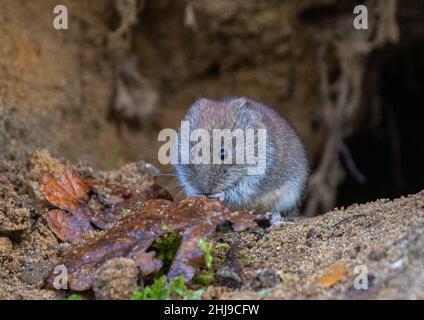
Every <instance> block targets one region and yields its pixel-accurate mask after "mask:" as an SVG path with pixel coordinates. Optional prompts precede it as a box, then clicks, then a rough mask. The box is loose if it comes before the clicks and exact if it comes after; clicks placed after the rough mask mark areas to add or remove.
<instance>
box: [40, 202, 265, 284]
mask: <svg viewBox="0 0 424 320" xmlns="http://www.w3.org/2000/svg"><path fill="white" fill-rule="evenodd" d="M257 217H258V216H257V215H254V214H252V213H249V212H239V213H238V214H235V215H234V214H232V212H231V211H229V210H228V209H227V208H226V207H225V206H224V205H223V204H222V203H221V202H219V201H216V200H211V199H208V198H206V197H193V198H190V199H185V200H183V201H180V202H171V201H168V200H164V199H157V200H148V201H146V202H144V203H142V204H141V205H140V206H138V207H137V208H136V209H135V211H134V212H133V213H132V214H129V215H127V216H125V217H123V218H122V219H121V220H120V221H119V222H118V223H117V224H116V225H115V226H114V227H113V228H112V229H110V230H109V231H107V232H106V233H103V234H100V235H97V236H95V237H93V238H91V239H88V240H87V241H86V242H85V243H84V244H83V245H79V246H78V245H74V246H72V247H70V248H69V250H68V251H67V252H66V253H65V255H64V259H63V261H62V264H64V265H66V267H67V270H68V276H69V278H68V280H69V288H70V289H72V290H75V291H84V290H88V289H90V288H91V286H92V283H93V279H94V274H95V272H96V270H97V269H98V268H99V267H101V266H102V265H103V264H104V263H105V262H106V261H107V260H109V259H111V258H115V257H127V258H131V259H133V260H135V261H136V263H137V265H138V266H139V267H140V269H141V272H142V275H143V276H147V275H149V274H151V273H153V272H155V271H157V270H159V269H160V268H161V266H162V264H161V263H160V262H159V261H158V260H157V258H156V257H155V252H154V251H153V250H150V249H151V248H150V246H151V244H152V243H153V241H154V240H155V239H157V238H158V237H160V236H162V235H164V234H165V233H167V232H178V233H181V234H183V239H182V242H181V245H180V248H179V249H178V251H177V253H176V256H175V258H174V261H173V262H172V264H171V267H170V270H169V274H168V276H169V277H174V276H177V275H184V278H185V281H186V282H187V281H189V280H190V279H191V278H192V277H193V275H194V273H195V271H196V268H198V267H199V266H200V265H201V263H202V261H203V253H202V251H201V249H200V247H199V241H200V239H202V238H210V237H211V236H212V235H213V233H214V232H215V230H216V227H217V226H218V225H219V224H220V223H222V222H223V221H230V222H231V223H232V224H233V225H236V226H237V228H238V229H239V230H244V229H246V228H249V227H250V226H252V222H253V223H254V220H255V219H256V218H257ZM165 225H166V228H164V226H165ZM54 277H55V275H54V274H53V273H51V274H50V276H49V278H48V281H47V283H48V285H49V286H50V287H52V284H53V281H54Z"/></svg>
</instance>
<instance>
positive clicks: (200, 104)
mask: <svg viewBox="0 0 424 320" xmlns="http://www.w3.org/2000/svg"><path fill="white" fill-rule="evenodd" d="M208 103H209V100H208V99H206V98H200V99H198V100H196V101H195V102H194V103H193V104H192V105H191V106H190V108H189V109H188V111H187V115H186V120H189V121H190V120H191V119H198V118H199V117H200V116H201V114H202V113H203V111H204V110H205V107H206V105H207V104H208Z"/></svg>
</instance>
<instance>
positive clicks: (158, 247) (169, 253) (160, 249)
mask: <svg viewBox="0 0 424 320" xmlns="http://www.w3.org/2000/svg"><path fill="white" fill-rule="evenodd" d="M180 244H181V236H180V235H179V234H176V233H167V234H165V235H163V236H161V237H159V238H158V239H156V240H155V242H154V243H153V244H152V248H153V249H154V250H155V251H156V257H157V258H158V259H159V260H161V261H162V262H163V264H164V266H165V268H167V267H169V266H170V265H171V263H172V260H173V259H174V257H175V254H176V253H177V250H178V248H179V247H180Z"/></svg>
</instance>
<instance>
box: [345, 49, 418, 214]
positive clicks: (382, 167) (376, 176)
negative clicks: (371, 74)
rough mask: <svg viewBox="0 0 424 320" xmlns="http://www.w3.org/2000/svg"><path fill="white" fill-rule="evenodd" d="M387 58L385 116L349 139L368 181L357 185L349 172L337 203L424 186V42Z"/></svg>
mask: <svg viewBox="0 0 424 320" xmlns="http://www.w3.org/2000/svg"><path fill="white" fill-rule="evenodd" d="M380 58H381V57H380ZM384 59H385V60H384V62H383V63H382V66H381V70H380V75H379V79H378V81H379V94H380V97H381V103H382V121H381V123H380V125H379V126H378V127H376V128H373V129H367V130H365V131H364V132H362V133H361V134H359V135H356V136H354V137H352V138H351V139H349V140H347V141H346V144H347V146H348V148H349V149H350V151H351V153H352V155H353V158H354V160H355V162H356V164H357V166H358V168H359V169H360V170H361V171H362V173H363V174H364V175H365V176H366V178H367V182H366V183H365V184H362V185H361V184H358V183H357V182H356V181H355V180H354V179H353V177H352V176H351V175H349V174H347V178H346V180H345V181H344V183H343V184H342V185H341V187H340V188H339V194H338V201H337V202H338V204H337V205H338V206H341V205H348V204H352V203H355V202H365V201H371V200H375V199H378V198H395V197H399V196H401V195H407V194H413V193H417V192H419V191H420V190H422V189H423V187H424V141H423V138H424V129H423V125H424V46H422V45H420V46H415V47H413V48H411V47H407V48H404V49H402V50H399V51H398V52H395V53H394V54H391V55H390V56H388V57H386V58H384Z"/></svg>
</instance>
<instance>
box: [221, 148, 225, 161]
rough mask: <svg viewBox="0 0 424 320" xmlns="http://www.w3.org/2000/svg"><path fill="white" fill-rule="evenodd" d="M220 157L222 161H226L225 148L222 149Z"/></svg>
mask: <svg viewBox="0 0 424 320" xmlns="http://www.w3.org/2000/svg"><path fill="white" fill-rule="evenodd" d="M220 157H221V160H222V161H224V159H225V150H224V148H221V151H220Z"/></svg>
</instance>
